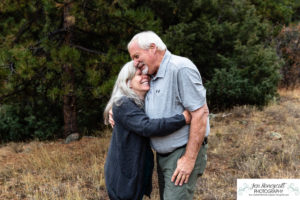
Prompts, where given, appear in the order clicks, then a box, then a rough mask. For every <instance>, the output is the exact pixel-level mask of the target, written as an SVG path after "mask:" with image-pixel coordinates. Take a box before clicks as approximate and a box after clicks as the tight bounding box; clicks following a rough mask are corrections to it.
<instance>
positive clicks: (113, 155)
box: [104, 31, 210, 200]
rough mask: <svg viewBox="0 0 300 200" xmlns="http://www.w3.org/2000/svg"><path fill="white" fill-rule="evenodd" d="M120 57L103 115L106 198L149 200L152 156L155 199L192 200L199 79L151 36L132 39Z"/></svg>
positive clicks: (202, 98)
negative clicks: (107, 131)
mask: <svg viewBox="0 0 300 200" xmlns="http://www.w3.org/2000/svg"><path fill="white" fill-rule="evenodd" d="M128 51H129V54H130V57H131V58H132V61H130V62H128V63H126V64H125V65H124V66H123V68H122V69H121V71H120V73H119V75H118V78H117V80H116V83H115V85H114V89H113V92H112V95H111V98H110V100H109V102H108V104H107V106H106V108H105V111H104V118H105V122H106V124H108V123H110V124H111V125H112V126H113V134H112V138H111V143H110V147H109V150H108V154H107V158H106V163H105V184H106V189H107V193H108V195H109V198H110V199H111V200H125V199H126V200H141V199H143V196H144V195H147V196H150V193H151V190H152V172H153V166H154V156H153V152H152V149H154V150H155V152H156V161H157V173H158V183H159V193H160V199H161V200H177V199H178V200H189V199H193V195H194V191H195V186H196V182H197V178H198V177H199V176H201V175H202V174H203V172H204V169H205V166H206V160H207V157H206V151H207V136H208V134H209V131H210V128H209V118H208V114H209V111H208V107H207V104H206V90H205V88H204V86H203V84H202V79H201V76H200V73H199V71H198V69H197V68H196V66H195V65H194V64H193V62H192V61H190V60H189V59H188V58H184V57H180V56H177V55H173V54H171V52H170V51H168V50H167V47H166V45H165V44H164V42H163V41H162V40H161V39H160V37H159V36H158V35H156V34H155V33H154V32H152V31H146V32H141V33H138V34H136V35H135V36H134V37H133V38H132V40H131V41H130V42H129V43H128ZM111 111H112V112H111ZM151 148H152V149H151Z"/></svg>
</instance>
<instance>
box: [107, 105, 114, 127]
mask: <svg viewBox="0 0 300 200" xmlns="http://www.w3.org/2000/svg"><path fill="white" fill-rule="evenodd" d="M113 116H114V115H113V112H112V109H110V110H109V111H108V122H109V124H110V126H111V127H112V128H113V127H114V126H115V121H114V118H113Z"/></svg>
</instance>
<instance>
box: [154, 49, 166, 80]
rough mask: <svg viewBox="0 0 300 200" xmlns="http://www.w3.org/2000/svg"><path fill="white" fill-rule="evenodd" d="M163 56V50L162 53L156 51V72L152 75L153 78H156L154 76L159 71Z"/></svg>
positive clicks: (164, 51)
mask: <svg viewBox="0 0 300 200" xmlns="http://www.w3.org/2000/svg"><path fill="white" fill-rule="evenodd" d="M165 54H166V50H163V51H160V50H158V51H157V62H156V71H155V73H154V74H153V76H156V74H157V72H158V70H159V67H160V64H161V62H162V60H163V59H164V56H165Z"/></svg>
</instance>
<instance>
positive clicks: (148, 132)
mask: <svg viewBox="0 0 300 200" xmlns="http://www.w3.org/2000/svg"><path fill="white" fill-rule="evenodd" d="M149 82H150V79H149V76H147V75H143V74H142V72H141V70H139V69H136V68H135V67H134V66H133V62H132V61H131V62H128V63H126V64H125V65H124V66H123V68H122V69H121V71H120V73H119V75H118V79H117V81H116V83H115V86H114V89H113V93H112V96H111V98H110V100H109V102H108V104H107V106H106V108H105V111H104V119H105V123H106V124H108V121H109V110H111V109H112V111H113V114H114V121H115V126H114V128H113V133H112V138H111V143H110V147H109V150H108V154H107V158H106V163H105V183H106V189H107V192H108V195H109V198H110V199H112V200H122V199H123V200H125V199H130V200H140V199H142V198H143V196H144V195H147V196H150V193H151V190H152V171H153V165H154V164H153V153H152V150H151V147H150V144H149V137H150V136H164V135H167V134H171V133H172V132H174V131H176V130H178V129H180V128H181V127H183V126H184V125H185V124H186V123H190V120H191V119H190V115H189V113H188V112H187V111H184V112H183V113H182V114H178V115H175V116H173V117H170V118H161V119H149V117H148V116H147V115H146V114H145V112H144V110H143V106H144V97H145V95H146V93H147V91H148V90H149V89H150V85H149Z"/></svg>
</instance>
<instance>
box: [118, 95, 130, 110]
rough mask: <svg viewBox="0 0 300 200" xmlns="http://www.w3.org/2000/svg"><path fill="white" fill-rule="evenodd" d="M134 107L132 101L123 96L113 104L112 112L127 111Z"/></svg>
mask: <svg viewBox="0 0 300 200" xmlns="http://www.w3.org/2000/svg"><path fill="white" fill-rule="evenodd" d="M133 107H135V103H134V102H133V100H132V99H130V98H128V97H126V96H123V97H121V98H120V99H119V100H118V101H116V102H115V103H114V104H113V110H124V109H125V110H127V109H132V108H133Z"/></svg>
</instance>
